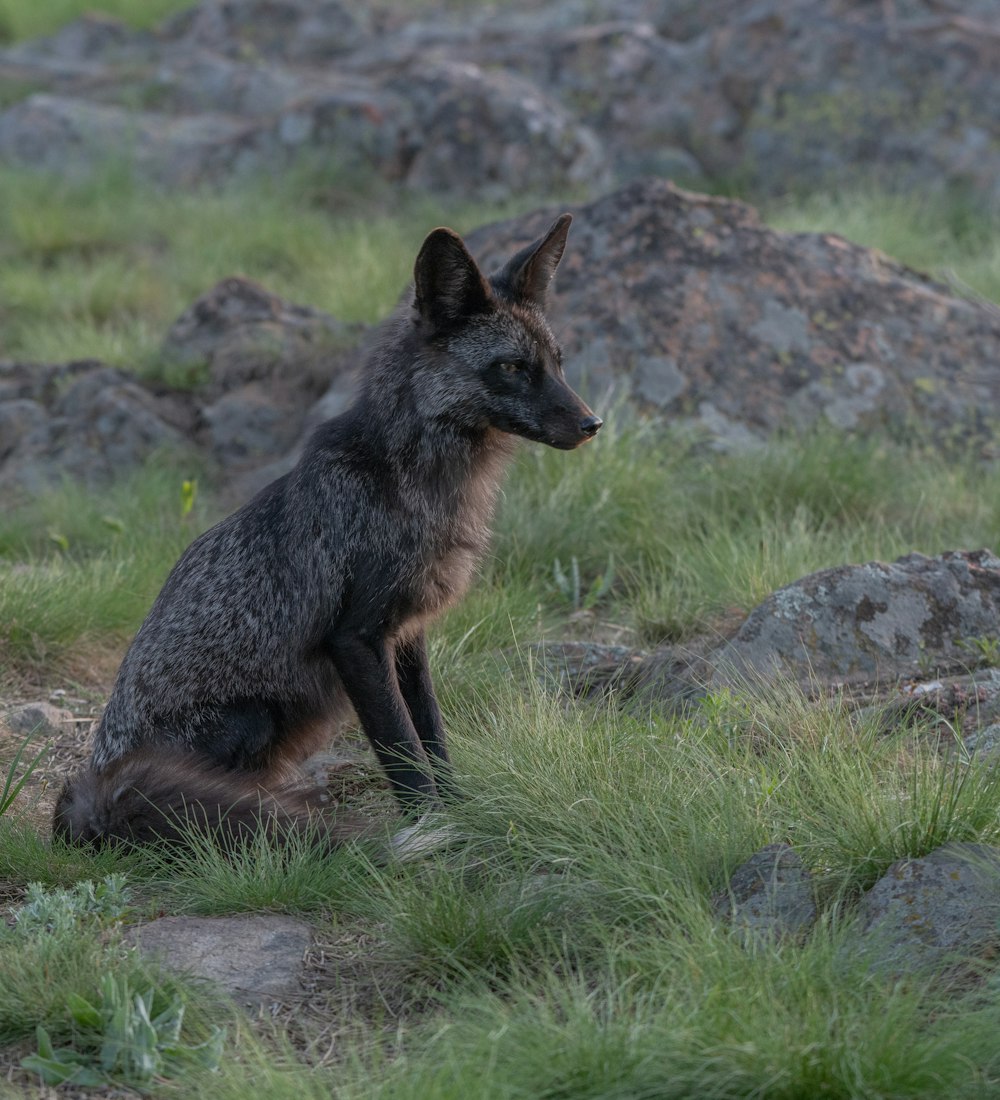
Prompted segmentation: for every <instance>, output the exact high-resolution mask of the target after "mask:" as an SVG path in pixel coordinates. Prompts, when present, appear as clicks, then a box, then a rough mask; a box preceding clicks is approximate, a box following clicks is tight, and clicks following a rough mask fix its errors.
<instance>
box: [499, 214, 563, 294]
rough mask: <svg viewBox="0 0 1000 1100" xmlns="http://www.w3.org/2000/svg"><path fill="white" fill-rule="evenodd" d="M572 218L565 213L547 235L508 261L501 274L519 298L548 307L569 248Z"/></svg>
mask: <svg viewBox="0 0 1000 1100" xmlns="http://www.w3.org/2000/svg"><path fill="white" fill-rule="evenodd" d="M572 220H573V215H572V214H561V215H560V216H559V217H558V218H556V220H555V222H553V224H552V228H551V229H549V231H548V233H546V234H545V236H544V237H542V238H541V239H540V240H537V241H535V243H534V244H529V245H528V247H527V248H522V249H521V251H520V252H518V253H517V254H516V255H514V256H512V257H511V258H510V259H509V260H508V261H507V263H506V264H505V265H504V268H503V270H502V271H501V272H500V275H499V277H498V278H499V280H500V281H501V282H502V283H504V284H506V286H508V287H509V288H510V290H511V292H512V293H513V295H514V297H515V299H517V300H518V301H522V302H531V303H534V304H535V305H538V306H541V307H542V308H544V307H545V300H546V297H547V295H548V289H549V283H551V282H552V276H553V275H555V273H556V268H557V267H558V266H559V261H560V260H561V259H562V255H563V252H565V250H566V237H567V235H568V234H569V226H570V222H572Z"/></svg>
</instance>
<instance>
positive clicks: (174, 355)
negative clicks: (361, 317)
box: [160, 276, 358, 394]
mask: <svg viewBox="0 0 1000 1100" xmlns="http://www.w3.org/2000/svg"><path fill="white" fill-rule="evenodd" d="M357 333H358V329H357V327H356V326H351V325H344V324H341V323H340V322H339V321H337V320H336V319H335V318H334V317H331V316H330V315H329V314H327V313H323V312H322V311H321V310H318V309H312V308H311V307H309V306H299V305H295V304H293V303H292V302H288V301H285V299H283V298H281V297H279V296H278V295H277V294H272V293H271V292H270V291H269V290H266V289H265V288H264V287H262V286H261V285H260V284H259V283H255V282H254V281H253V280H252V279H245V278H242V277H240V276H234V277H231V278H228V279H223V280H222V281H221V282H219V283H216V285H215V286H213V287H212V288H211V289H210V290H207V291H206V292H205V293H204V294H202V295H201V297H200V298H197V299H196V300H195V301H194V302H193V303H192V304H191V305H190V306H189V307H188V308H187V309H186V310H185V311H184V312H183V313H182V314H181V315H180V316H179V317H178V318H177V320H176V321H174V323H173V324H172V325H171V326H170V329H169V331H168V332H167V335H166V338H165V340H164V341H163V344H162V346H161V349H160V356H161V358H162V359H164V360H165V361H166V362H168V363H171V364H176V365H178V366H181V367H189V368H190V367H197V366H205V367H207V369H208V373H209V378H210V392H212V393H219V394H221V393H226V392H228V391H229V390H231V389H233V388H235V387H236V386H240V385H245V384H246V383H248V382H257V381H262V380H263V381H267V382H268V383H274V382H277V381H281V380H286V379H295V378H299V377H304V376H309V377H310V378H312V380H313V381H312V384H313V385H316V384H317V383H318V384H319V385H321V386H322V388H325V387H326V386H327V385H329V382H330V380H331V376H332V375H333V374H334V373H335V366H334V364H336V358H335V353H337V352H338V351H340V350H342V349H343V348H344V347H345V346H349V345H350V344H351V343H353V342H354V340H355V339H356V337H357Z"/></svg>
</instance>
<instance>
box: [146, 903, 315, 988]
mask: <svg viewBox="0 0 1000 1100" xmlns="http://www.w3.org/2000/svg"><path fill="white" fill-rule="evenodd" d="M131 938H132V940H133V941H134V942H135V944H136V946H137V947H138V948H139V950H140V952H141V953H142V954H143V955H146V956H148V957H150V958H152V959H155V960H156V961H157V962H158V963H159V964H160V965H162V966H163V967H165V968H166V969H167V970H171V971H174V972H177V973H183V974H186V975H189V976H194V977H197V978H204V979H206V980H207V981H210V982H212V983H214V984H215V985H216V986H218V987H219V988H220V989H221V990H223V991H224V992H225V993H227V994H228V995H229V996H231V997H232V998H233V999H234V1000H235V1001H237V1003H239V1004H241V1005H243V1006H244V1007H256V1006H258V1005H260V1004H261V1003H266V1002H268V1001H271V1000H283V999H286V998H291V997H296V996H298V995H299V993H300V984H299V983H300V979H301V977H302V974H303V970H304V957H305V953H306V951H307V950H308V949H309V946H310V944H311V943H312V930H311V929H310V927H309V925H308V924H306V923H305V922H303V921H300V920H296V919H295V918H294V917H288V916H281V915H279V914H273V913H263V914H253V915H243V916H232V917H161V918H160V919H159V920H154V921H151V922H150V923H149V924H144V925H141V926H139V927H138V928H135V929H134V930H132V931H131Z"/></svg>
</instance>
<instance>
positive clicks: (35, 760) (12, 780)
mask: <svg viewBox="0 0 1000 1100" xmlns="http://www.w3.org/2000/svg"><path fill="white" fill-rule="evenodd" d="M31 738H32V734H30V733H29V734H28V736H27V737H25V739H24V740H23V741H22V742H21V744H20V745H18V747H17V752H16V753H14V759H13V760H12V761H11V764H10V767H9V768H8V769H7V774H6V775H5V776H4V781H3V787H2V788H0V817H3V815H4V814H5V813H6V812H7V811H8V810H9V809H10V808H11V806H13V804H14V800H15V799H16V798H17V796H18V795H19V794H20V793H21V788H22V787H23V786H24V785H25V783H27V782H28V779H29V778H30V777H31V773H32V772H33V771H34V770H35V768H37V767H38V765H39V763H40V762H41V760H42V757H43V756H44V755H45V754H46V753H47V752H48V751H49V747H48V745H45V746H44V747H43V748H40V749H39V750H38V752H36V753H35V755H34V756H33V757H32V758H31V760H29V761H28V763H27V764H26V765H25V766H24V772H23V774H22V775H20V776H18V774H17V769H18V768H19V767H20V764H21V757H22V756H23V755H24V750H25V749H26V748H27V747H28V745H29V744H30V742H31Z"/></svg>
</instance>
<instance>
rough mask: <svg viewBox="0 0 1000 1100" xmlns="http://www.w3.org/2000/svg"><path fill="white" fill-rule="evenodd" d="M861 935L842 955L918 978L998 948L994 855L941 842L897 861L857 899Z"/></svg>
mask: <svg viewBox="0 0 1000 1100" xmlns="http://www.w3.org/2000/svg"><path fill="white" fill-rule="evenodd" d="M859 915H860V919H861V931H860V934H859V936H858V938H857V940H855V941H853V942H851V943H850V944H849V945H848V947H847V948H846V950H845V958H848V959H851V960H856V959H860V960H863V961H864V962H865V963H866V964H867V965H868V966H869V967H870V968H871V969H873V970H877V971H879V972H883V973H888V974H894V975H911V974H917V975H922V974H925V973H927V972H928V971H933V970H937V971H941V970H942V969H944V968H946V967H947V966H948V965H949V964H955V963H962V962H965V961H968V960H970V959H984V958H995V956H996V952H997V950H998V949H1000V923H998V921H1000V850H998V849H997V848H994V847H991V846H989V845H985V844H966V843H959V842H954V843H951V844H945V845H944V846H943V847H941V848H938V849H936V850H935V851H933V852H931V853H930V854H929V855H927V856H924V857H923V858H922V859H910V860H906V859H903V860H898V861H897V862H896V863H894V864H892V866H891V867H890V868H889V870H888V871H887V872H886V873H885V874H884V875H883V876H882V878H880V879H879V880H878V882H877V883H875V885H874V886H873V887H872V888H871V890H869V891H868V892H867V893H866V894H865V895H864V897H863V898H862V899H861V906H860V914H859Z"/></svg>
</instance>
